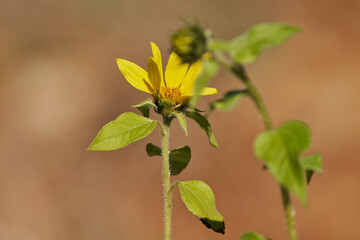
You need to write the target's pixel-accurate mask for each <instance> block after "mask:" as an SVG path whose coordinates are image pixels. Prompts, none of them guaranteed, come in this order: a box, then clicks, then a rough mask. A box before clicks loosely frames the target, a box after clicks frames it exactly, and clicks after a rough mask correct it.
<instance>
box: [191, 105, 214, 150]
mask: <svg viewBox="0 0 360 240" xmlns="http://www.w3.org/2000/svg"><path fill="white" fill-rule="evenodd" d="M185 115H186V116H187V117H188V118H191V119H192V120H194V121H195V122H197V123H198V124H199V126H200V127H201V128H202V129H203V130H204V131H205V133H206V134H207V135H208V137H209V142H210V144H211V145H212V146H214V147H216V148H218V143H217V141H216V138H215V136H214V134H213V133H212V130H211V125H210V122H209V121H208V120H207V119H206V118H205V117H204V116H203V115H201V114H200V113H198V112H194V111H186V112H185Z"/></svg>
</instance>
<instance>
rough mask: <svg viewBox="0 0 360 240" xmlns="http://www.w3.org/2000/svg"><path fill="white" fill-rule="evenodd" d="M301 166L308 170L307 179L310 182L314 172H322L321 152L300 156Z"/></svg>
mask: <svg viewBox="0 0 360 240" xmlns="http://www.w3.org/2000/svg"><path fill="white" fill-rule="evenodd" d="M300 166H301V168H302V169H303V170H304V171H305V172H306V180H307V183H308V184H309V183H310V181H311V178H312V176H313V174H314V172H318V173H322V172H323V169H322V157H321V155H320V154H314V155H310V156H307V157H302V158H300Z"/></svg>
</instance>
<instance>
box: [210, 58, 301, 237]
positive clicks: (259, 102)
mask: <svg viewBox="0 0 360 240" xmlns="http://www.w3.org/2000/svg"><path fill="white" fill-rule="evenodd" d="M216 57H217V59H218V61H219V62H220V63H221V64H222V65H223V66H225V67H226V68H227V69H229V70H230V71H231V72H232V73H233V74H235V75H236V76H237V77H238V78H239V79H240V80H241V81H242V82H243V83H244V84H245V85H246V87H247V90H248V92H249V94H250V96H251V98H252V99H253V100H254V102H255V104H256V106H257V108H258V109H259V111H260V114H261V117H262V119H263V121H264V125H265V128H266V130H271V129H273V126H272V122H271V118H270V114H269V112H268V110H267V108H266V105H265V102H264V100H263V99H262V97H261V95H260V93H259V91H258V90H257V88H256V87H255V85H254V84H253V83H252V82H251V81H250V79H249V77H248V76H247V74H246V71H245V68H244V67H243V66H242V65H240V64H232V63H230V62H229V60H228V59H226V58H225V57H224V56H223V55H221V54H219V55H216ZM280 189H281V196H282V201H283V207H284V211H285V218H286V226H287V230H288V236H289V240H297V239H298V238H297V233H296V224H295V210H294V207H293V205H292V203H291V199H290V194H289V191H288V190H287V189H286V188H285V187H283V186H282V185H281V184H280Z"/></svg>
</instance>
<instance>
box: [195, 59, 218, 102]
mask: <svg viewBox="0 0 360 240" xmlns="http://www.w3.org/2000/svg"><path fill="white" fill-rule="evenodd" d="M218 70H219V66H218V63H217V62H215V61H213V60H211V59H204V60H203V69H202V72H201V73H200V74H199V76H198V77H197V79H196V80H195V86H194V90H193V96H192V97H191V101H190V104H191V105H194V106H195V105H196V103H197V102H198V100H199V99H200V93H201V91H202V90H203V88H204V87H206V86H207V85H208V83H209V82H210V79H211V78H213V77H214V76H215V75H216V73H217V72H218Z"/></svg>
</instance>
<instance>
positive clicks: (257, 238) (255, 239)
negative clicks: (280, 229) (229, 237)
mask: <svg viewBox="0 0 360 240" xmlns="http://www.w3.org/2000/svg"><path fill="white" fill-rule="evenodd" d="M239 240H268V239H267V238H266V237H264V236H263V235H261V234H259V233H256V232H245V233H244V234H243V235H241V237H240V239H239Z"/></svg>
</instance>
